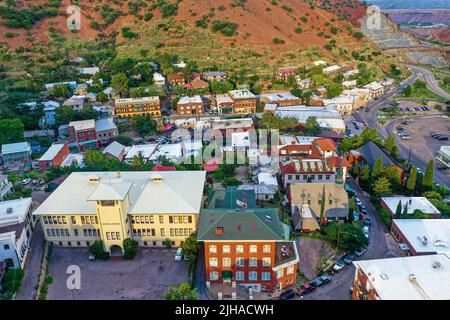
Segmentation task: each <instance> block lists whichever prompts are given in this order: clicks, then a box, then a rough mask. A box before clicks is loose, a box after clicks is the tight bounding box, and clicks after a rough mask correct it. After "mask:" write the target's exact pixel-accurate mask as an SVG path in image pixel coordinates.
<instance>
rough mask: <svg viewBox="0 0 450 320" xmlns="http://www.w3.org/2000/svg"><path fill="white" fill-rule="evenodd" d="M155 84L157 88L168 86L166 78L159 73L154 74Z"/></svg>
mask: <svg viewBox="0 0 450 320" xmlns="http://www.w3.org/2000/svg"><path fill="white" fill-rule="evenodd" d="M153 83H154V84H155V85H156V86H160V87H163V86H165V85H166V78H164V76H163V75H162V74H160V73H158V72H155V73H154V74H153Z"/></svg>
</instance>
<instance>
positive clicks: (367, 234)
mask: <svg viewBox="0 0 450 320" xmlns="http://www.w3.org/2000/svg"><path fill="white" fill-rule="evenodd" d="M363 232H364V235H365V236H366V238H367V239H369V226H364V227H363Z"/></svg>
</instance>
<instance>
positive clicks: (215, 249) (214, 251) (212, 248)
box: [209, 245, 217, 253]
mask: <svg viewBox="0 0 450 320" xmlns="http://www.w3.org/2000/svg"><path fill="white" fill-rule="evenodd" d="M209 253H217V246H215V245H210V246H209Z"/></svg>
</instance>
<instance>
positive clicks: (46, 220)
mask: <svg viewBox="0 0 450 320" xmlns="http://www.w3.org/2000/svg"><path fill="white" fill-rule="evenodd" d="M42 218H43V220H44V223H45V224H48V219H47V217H46V216H43V217H42Z"/></svg>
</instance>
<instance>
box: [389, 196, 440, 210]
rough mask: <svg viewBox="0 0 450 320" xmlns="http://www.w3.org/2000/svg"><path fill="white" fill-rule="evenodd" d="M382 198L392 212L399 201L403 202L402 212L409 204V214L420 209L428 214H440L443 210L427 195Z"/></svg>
mask: <svg viewBox="0 0 450 320" xmlns="http://www.w3.org/2000/svg"><path fill="white" fill-rule="evenodd" d="M381 200H382V201H383V202H384V203H385V204H386V205H387V206H388V208H389V210H391V212H395V211H396V209H397V206H398V203H399V202H400V201H401V203H402V212H403V210H404V208H405V206H406V205H407V204H408V214H412V213H413V212H414V210H416V209H418V210H420V211H422V212H423V213H427V214H440V213H441V212H440V211H439V210H438V209H437V208H436V207H435V206H434V205H433V204H432V203H431V202H430V201H429V200H428V199H427V198H425V197H403V196H398V197H382V198H381Z"/></svg>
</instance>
